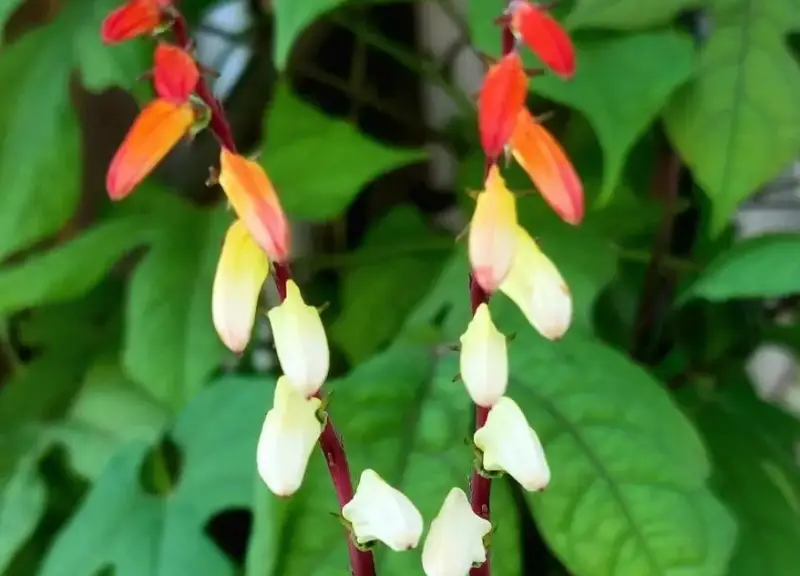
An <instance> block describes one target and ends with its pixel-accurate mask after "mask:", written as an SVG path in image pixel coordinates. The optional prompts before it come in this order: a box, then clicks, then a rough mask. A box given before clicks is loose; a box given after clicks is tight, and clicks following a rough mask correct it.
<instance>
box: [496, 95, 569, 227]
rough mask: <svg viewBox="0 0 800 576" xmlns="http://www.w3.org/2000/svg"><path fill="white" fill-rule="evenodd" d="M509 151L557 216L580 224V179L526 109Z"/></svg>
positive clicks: (548, 135) (558, 148)
mask: <svg viewBox="0 0 800 576" xmlns="http://www.w3.org/2000/svg"><path fill="white" fill-rule="evenodd" d="M511 151H512V154H513V156H514V159H515V160H516V161H517V162H518V163H519V165H520V166H521V167H522V169H523V170H525V172H526V173H527V174H528V176H529V177H530V179H531V180H532V181H533V183H534V184H535V185H536V188H537V189H538V190H539V193H540V194H541V195H542V197H543V198H544V199H545V201H546V202H547V203H548V204H549V205H550V207H551V208H552V209H553V210H554V211H555V212H556V214H558V215H559V216H560V217H561V219H562V220H564V221H565V222H567V223H569V224H578V223H580V221H581V220H582V219H583V211H584V205H583V185H582V184H581V181H580V178H578V174H577V173H576V172H575V168H573V167H572V163H571V162H570V161H569V158H568V157H567V155H566V153H565V152H564V149H563V148H562V147H561V145H560V144H559V143H558V142H557V141H556V139H555V138H553V136H552V135H551V134H550V133H549V132H548V131H547V129H545V127H544V126H542V125H541V124H540V123H539V122H537V121H536V119H535V118H534V117H533V116H532V115H531V113H530V112H528V110H527V109H525V108H523V109H522V110H520V113H519V116H518V117H517V125H516V127H515V128H514V133H513V134H512V135H511Z"/></svg>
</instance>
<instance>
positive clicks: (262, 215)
mask: <svg viewBox="0 0 800 576" xmlns="http://www.w3.org/2000/svg"><path fill="white" fill-rule="evenodd" d="M219 184H220V185H221V186H222V189H223V190H224V191H225V195H226V196H227V197H228V200H229V201H230V203H231V205H232V206H233V209H234V210H235V211H236V214H237V215H238V216H239V219H240V220H242V222H244V224H245V226H247V229H248V230H249V231H250V234H251V235H252V236H253V238H254V239H255V241H256V242H258V244H259V245H260V246H261V248H263V249H264V251H265V252H266V253H267V256H269V259H270V260H271V261H273V262H285V261H286V259H287V258H288V257H289V248H290V246H289V242H290V232H289V223H288V222H287V220H286V215H285V214H284V213H283V208H281V204H280V201H279V200H278V196H277V194H276V193H275V188H273V186H272V182H270V180H269V178H268V177H267V174H266V172H264V169H263V168H262V167H261V166H260V165H259V164H258V163H256V162H253V161H252V160H249V159H248V158H245V157H244V156H241V155H240V154H236V153H235V152H231V151H230V150H228V149H226V148H222V151H221V152H220V172H219Z"/></svg>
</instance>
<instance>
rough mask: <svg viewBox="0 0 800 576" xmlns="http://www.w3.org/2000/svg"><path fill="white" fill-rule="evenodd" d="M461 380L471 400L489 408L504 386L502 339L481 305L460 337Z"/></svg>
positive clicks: (505, 364)
mask: <svg viewBox="0 0 800 576" xmlns="http://www.w3.org/2000/svg"><path fill="white" fill-rule="evenodd" d="M460 369H461V380H463V382H464V385H465V386H466V387H467V392H469V395H470V397H471V398H472V401H473V402H475V403H476V404H478V405H480V406H484V407H489V406H492V405H493V404H494V403H495V402H497V401H498V400H499V399H500V397H501V396H503V394H505V393H506V387H507V386H508V353H507V346H506V338H505V336H503V334H502V333H500V331H499V330H498V329H497V328H496V327H495V325H494V323H493V322H492V317H491V315H490V314H489V307H488V306H487V305H486V304H481V305H480V306H478V309H477V310H475V315H474V316H473V317H472V320H471V321H470V323H469V326H467V331H466V332H464V334H462V336H461V357H460Z"/></svg>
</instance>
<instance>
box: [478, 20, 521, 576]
mask: <svg viewBox="0 0 800 576" xmlns="http://www.w3.org/2000/svg"><path fill="white" fill-rule="evenodd" d="M502 34H503V35H502V48H503V55H504V56H505V55H506V54H509V53H510V52H512V51H513V50H514V35H513V33H512V32H511V29H510V28H509V26H508V25H507V24H506V25H505V26H503V33H502ZM493 164H494V162H493V161H492V159H491V158H488V157H487V158H486V160H485V161H484V178H486V177H487V176H488V175H489V170H491V168H492V165H493ZM469 296H470V298H469V299H470V305H471V307H472V313H473V314H474V313H475V310H476V309H477V308H478V306H480V305H481V304H483V303H484V302H488V301H489V294H487V293H486V292H484V291H483V289H482V288H481V287H480V285H479V284H478V283H477V282H476V281H475V278H474V277H472V276H470V279H469ZM489 410H490V409H489V408H484V407H482V406H479V405H477V404H476V405H475V430H476V431H477V430H479V429H480V428H482V427H483V425H484V424H486V419H487V418H488V417H489ZM491 488H492V483H491V480H489V478H486V477H485V476H482V475H481V474H480V472H479V471H478V470H477V468H476V469H475V470H473V471H472V479H471V480H470V503H471V504H472V511H473V512H475V514H477V515H479V516H480V517H481V518H485V519H486V520H489V521H491V514H490V508H489V503H490V500H491ZM490 571H491V569H490V566H489V551H488V550H487V551H486V562H484V563H483V564H481V565H480V566H478V567H476V568H473V569H472V570H470V576H489V573H490Z"/></svg>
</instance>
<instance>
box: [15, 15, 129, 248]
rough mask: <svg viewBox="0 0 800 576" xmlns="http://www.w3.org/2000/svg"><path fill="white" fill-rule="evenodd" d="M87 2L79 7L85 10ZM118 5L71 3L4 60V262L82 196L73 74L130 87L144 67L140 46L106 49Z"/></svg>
mask: <svg viewBox="0 0 800 576" xmlns="http://www.w3.org/2000/svg"><path fill="white" fill-rule="evenodd" d="M79 4H80V5H79ZM116 5H117V2H116V0H92V1H86V2H81V3H69V4H68V5H67V7H66V8H65V9H64V10H63V11H62V12H61V13H60V14H59V15H58V17H57V18H56V20H55V21H54V22H53V23H51V24H48V25H47V26H44V27H42V28H39V29H37V30H35V31H34V32H30V33H28V34H25V35H24V36H23V37H22V38H21V39H20V40H18V41H16V42H15V43H14V44H12V45H11V46H10V47H4V48H3V53H2V55H0V83H2V85H3V86H4V87H5V88H4V90H3V93H2V96H0V134H3V138H2V139H0V182H2V183H3V185H2V187H0V260H3V259H5V257H7V256H8V255H9V254H11V253H13V252H15V251H17V250H19V249H20V248H24V247H26V246H28V245H30V244H31V243H33V242H36V241H37V240H39V239H41V238H43V237H46V236H49V235H51V234H53V233H55V232H56V231H57V230H58V229H59V228H61V226H62V225H63V224H64V223H65V222H66V221H67V220H68V219H69V217H70V216H71V215H72V213H73V211H74V210H75V207H76V205H77V202H78V197H79V193H80V183H81V174H80V168H79V167H80V165H81V162H80V156H79V155H80V138H79V133H78V124H77V119H76V117H75V112H74V111H73V109H72V107H71V105H70V98H69V81H70V75H71V73H72V72H73V71H75V70H76V69H79V70H80V72H81V77H82V79H83V81H84V83H85V85H86V86H87V87H89V88H90V89H92V90H101V89H105V88H108V87H109V86H111V85H115V84H123V83H124V84H130V83H132V82H134V81H135V79H136V75H137V74H138V73H140V72H141V71H142V70H144V69H145V66H144V64H143V63H142V64H141V65H139V63H140V59H139V57H138V56H139V54H140V52H139V49H138V46H137V45H128V46H120V47H113V48H108V47H103V46H101V45H100V34H99V32H98V30H99V29H100V22H101V20H102V18H103V17H104V16H105V14H106V13H107V12H108V11H110V10H111V9H112V8H113V7H114V6H116Z"/></svg>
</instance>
